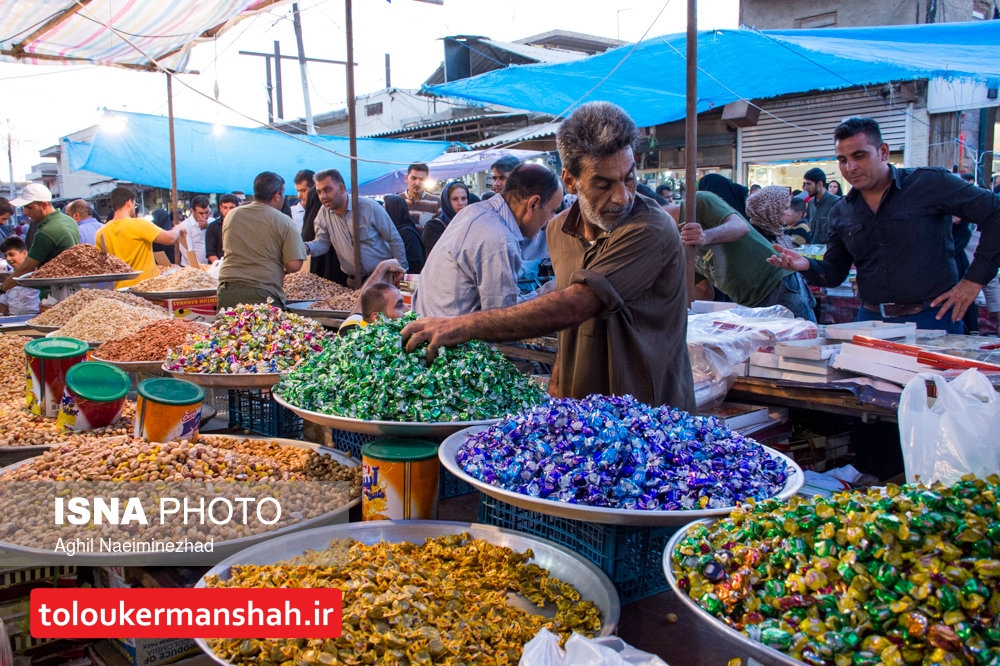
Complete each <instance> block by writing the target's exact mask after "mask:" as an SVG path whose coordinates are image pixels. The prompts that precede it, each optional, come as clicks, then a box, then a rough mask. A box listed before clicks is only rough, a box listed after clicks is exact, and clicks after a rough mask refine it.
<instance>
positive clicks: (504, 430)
mask: <svg viewBox="0 0 1000 666" xmlns="http://www.w3.org/2000/svg"><path fill="white" fill-rule="evenodd" d="M456 462H457V463H458V464H459V465H460V466H461V467H462V469H464V470H465V472H466V473H468V474H469V475H471V476H473V477H475V478H477V479H479V480H481V481H484V482H486V483H489V484H491V485H494V486H497V487H499V488H503V489H505V490H509V491H513V492H516V493H520V494H522V495H527V496H530V497H538V498H543V499H548V500H555V501H559V502H569V503H574V504H584V505H589V506H595V507H607V508H615V509H629V510H640V511H678V510H696V509H718V508H723V507H731V506H735V505H736V504H738V503H740V502H744V501H746V500H749V499H754V500H763V499H765V498H768V497H772V496H774V495H777V494H778V493H779V492H780V491H781V489H782V488H783V487H784V485H785V480H786V479H787V477H788V476H789V474H791V472H792V469H791V468H790V467H789V465H787V464H786V463H785V462H784V461H783V460H782V459H780V458H777V457H772V456H771V455H769V454H768V452H767V451H766V450H765V449H764V448H763V447H762V446H761V445H760V444H759V443H757V442H756V441H754V440H752V439H748V438H746V437H744V436H742V435H741V434H739V433H737V432H733V431H731V430H729V429H728V428H726V427H725V426H723V425H722V424H721V423H720V422H719V421H718V420H717V419H716V418H715V417H711V416H709V417H704V416H695V415H692V414H689V413H687V412H685V411H683V410H680V409H674V408H671V407H669V406H663V407H650V406H649V405H646V404H644V403H641V402H639V401H638V400H636V399H635V398H633V397H632V396H628V395H626V396H603V395H596V394H595V395H590V396H587V397H586V398H584V399H583V400H575V399H566V398H564V399H554V398H553V399H550V400H549V401H548V402H547V403H544V404H541V405H538V406H536V407H534V408H531V409H529V410H526V411H523V412H521V413H519V414H516V415H513V416H507V417H506V418H504V419H503V420H501V421H500V422H499V423H497V424H495V425H493V426H491V427H490V428H488V429H486V430H484V431H482V432H479V433H476V434H474V435H471V436H470V437H469V438H468V439H467V441H466V442H465V443H464V444H463V445H462V446H461V447H460V449H459V451H458V454H457V456H456Z"/></svg>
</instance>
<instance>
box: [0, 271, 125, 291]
mask: <svg viewBox="0 0 1000 666" xmlns="http://www.w3.org/2000/svg"><path fill="white" fill-rule="evenodd" d="M140 275H142V271H132V272H129V273H105V274H103V275H74V276H72V277H60V278H36V277H31V276H30V275H26V276H24V277H19V278H14V281H15V282H17V283H18V284H19V285H21V286H22V287H32V288H35V289H37V288H39V287H51V286H61V285H73V284H90V283H92V282H121V281H122V280H131V279H132V278H137V277H139V276H140Z"/></svg>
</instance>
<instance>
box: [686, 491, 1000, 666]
mask: <svg viewBox="0 0 1000 666" xmlns="http://www.w3.org/2000/svg"><path fill="white" fill-rule="evenodd" d="M998 483H1000V478H997V477H995V476H991V477H989V478H988V479H987V480H985V481H983V480H979V479H973V478H972V477H964V478H963V480H961V481H959V482H958V483H956V484H954V485H953V486H950V487H948V486H943V485H940V484H938V485H934V486H933V487H930V488H928V487H925V486H902V487H900V486H894V485H891V484H890V485H888V486H886V487H885V488H873V489H869V490H868V491H867V492H866V493H863V492H845V493H839V494H836V495H834V496H833V497H832V498H823V497H816V498H813V499H811V500H803V499H801V498H798V497H793V498H791V500H789V501H788V502H787V503H783V502H778V501H774V500H768V501H765V502H761V503H759V504H757V505H756V506H745V507H741V508H739V509H737V510H736V511H734V512H733V513H732V515H731V516H730V517H729V518H728V519H726V520H722V521H719V522H717V523H715V524H712V525H710V526H705V525H695V526H693V527H692V528H690V530H689V532H688V533H687V534H686V535H685V537H684V538H683V539H682V540H681V541H680V542H679V543H678V545H677V547H676V549H675V550H674V552H673V553H672V554H671V559H672V563H673V568H674V572H675V575H676V576H677V582H678V585H679V586H680V587H681V589H683V590H685V591H686V592H687V594H688V595H689V596H690V597H691V598H692V599H693V600H695V601H696V602H697V603H698V604H699V605H700V606H701V607H702V608H704V609H705V610H707V611H708V612H709V613H711V614H712V615H714V616H716V617H718V618H719V619H721V620H722V621H723V622H725V623H726V624H728V625H730V626H732V627H734V628H736V629H739V630H741V631H743V632H744V633H746V634H747V635H749V636H750V637H751V638H754V639H756V640H758V641H760V642H761V643H764V644H765V645H768V646H770V647H772V648H775V649H778V650H781V651H783V652H787V653H788V654H790V655H792V656H793V657H795V658H796V659H799V660H801V661H804V662H806V663H809V664H835V665H837V666H840V665H848V664H852V665H857V664H904V663H906V664H911V663H916V664H920V663H923V664H973V663H975V664H995V663H1000V626H998V621H1000V519H998V517H997V513H998V512H997V491H998V486H997V484H998Z"/></svg>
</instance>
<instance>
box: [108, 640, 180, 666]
mask: <svg viewBox="0 0 1000 666" xmlns="http://www.w3.org/2000/svg"><path fill="white" fill-rule="evenodd" d="M111 642H112V644H113V645H114V646H115V647H116V648H118V651H119V652H120V653H121V654H123V655H124V656H125V658H126V659H128V661H129V663H130V664H135V665H136V666H153V664H169V663H170V662H173V661H177V660H178V659H180V658H182V657H186V656H187V655H189V654H192V653H194V652H198V651H199V648H198V645H197V644H196V643H195V642H194V641H193V640H191V639H190V638H113V639H111Z"/></svg>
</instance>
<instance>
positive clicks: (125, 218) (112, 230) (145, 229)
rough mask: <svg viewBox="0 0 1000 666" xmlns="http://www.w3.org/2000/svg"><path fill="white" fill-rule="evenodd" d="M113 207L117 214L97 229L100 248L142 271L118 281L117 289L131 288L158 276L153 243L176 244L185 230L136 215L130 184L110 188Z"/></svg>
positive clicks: (133, 194)
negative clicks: (128, 186) (167, 227)
mask: <svg viewBox="0 0 1000 666" xmlns="http://www.w3.org/2000/svg"><path fill="white" fill-rule="evenodd" d="M111 207H112V208H114V210H115V214H114V216H113V217H112V218H111V220H110V221H108V223H107V224H105V225H104V226H103V227H101V228H100V229H99V230H98V231H97V238H96V241H97V247H98V248H100V249H101V250H103V251H104V252H107V253H108V254H113V255H115V256H116V257H118V258H119V259H121V260H122V261H124V262H125V263H127V264H128V265H129V266H131V267H132V269H133V270H136V271H142V273H141V274H140V275H139V277H137V278H134V279H132V280H119V281H118V282H116V283H115V289H119V288H121V287H130V286H132V285H133V284H137V283H139V282H142V281H143V280H147V279H149V278H152V277H156V276H157V275H159V273H158V272H157V270H156V261H155V260H154V259H153V243H160V244H161V245H173V244H174V243H176V242H177V239H178V238H179V237H180V236H181V235H182V234H183V233H184V230H183V229H182V228H181V227H179V226H175V227H174V228H173V229H171V230H170V231H165V230H163V229H161V228H159V227H158V226H156V225H155V224H153V223H152V222H150V221H149V220H147V219H145V218H142V217H135V208H136V206H135V193H134V192H133V191H132V190H130V189H129V188H127V187H116V188H115V189H113V190H111Z"/></svg>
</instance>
